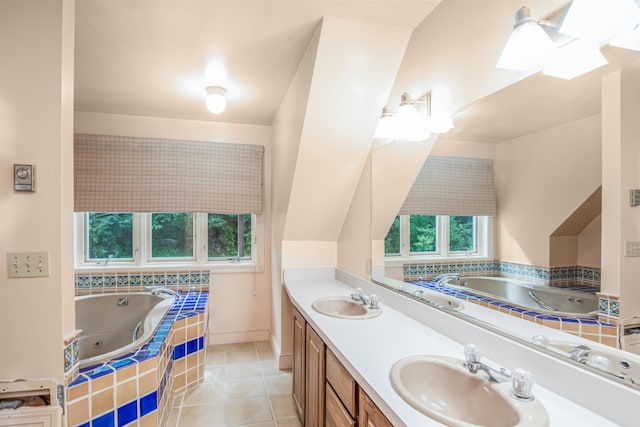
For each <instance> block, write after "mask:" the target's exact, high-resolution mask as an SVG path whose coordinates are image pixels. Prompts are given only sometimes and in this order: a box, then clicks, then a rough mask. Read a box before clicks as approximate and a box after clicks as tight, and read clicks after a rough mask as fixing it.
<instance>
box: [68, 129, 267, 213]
mask: <svg viewBox="0 0 640 427" xmlns="http://www.w3.org/2000/svg"><path fill="white" fill-rule="evenodd" d="M74 155H75V158H74V172H75V176H74V181H75V211H76V212H214V213H227V214H246V213H254V214H260V213H261V212H262V175H263V157H264V147H262V146H260V145H250V144H227V143H218V142H201V141H182V140H173V139H155V138H134V137H124V136H107V135H88V134H76V135H75V141H74Z"/></svg>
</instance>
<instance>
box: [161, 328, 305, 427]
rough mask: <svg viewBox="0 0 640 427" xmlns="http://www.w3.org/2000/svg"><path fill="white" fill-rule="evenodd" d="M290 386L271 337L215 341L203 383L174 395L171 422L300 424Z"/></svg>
mask: <svg viewBox="0 0 640 427" xmlns="http://www.w3.org/2000/svg"><path fill="white" fill-rule="evenodd" d="M291 386H292V377H291V371H290V370H287V371H281V370H278V368H277V364H276V360H275V357H274V355H273V352H272V351H271V346H270V345H269V342H268V341H258V342H252V343H242V344H225V345H215V346H210V347H209V348H207V364H206V367H205V380H204V383H203V384H201V385H200V386H199V387H198V388H196V389H195V390H192V391H189V392H187V393H184V394H182V395H180V396H177V397H176V398H175V400H174V403H173V408H172V411H171V415H170V419H169V424H168V425H169V426H176V427H218V426H220V427H235V426H252V427H276V426H277V427H300V426H301V425H302V424H300V421H299V420H298V417H297V415H296V410H295V407H294V403H293V399H292V398H291Z"/></svg>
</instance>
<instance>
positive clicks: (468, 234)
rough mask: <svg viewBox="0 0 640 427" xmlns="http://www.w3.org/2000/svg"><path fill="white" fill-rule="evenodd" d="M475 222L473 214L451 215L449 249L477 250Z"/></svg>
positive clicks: (454, 250)
mask: <svg viewBox="0 0 640 427" xmlns="http://www.w3.org/2000/svg"><path fill="white" fill-rule="evenodd" d="M474 235H475V233H474V222H473V217H472V216H451V217H449V250H450V251H451V252H475V250H476V245H475V241H474V240H475V239H474Z"/></svg>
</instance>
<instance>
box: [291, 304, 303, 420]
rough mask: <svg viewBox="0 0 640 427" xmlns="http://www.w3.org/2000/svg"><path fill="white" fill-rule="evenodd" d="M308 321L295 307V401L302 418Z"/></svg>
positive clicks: (293, 371)
mask: <svg viewBox="0 0 640 427" xmlns="http://www.w3.org/2000/svg"><path fill="white" fill-rule="evenodd" d="M306 333H307V322H306V321H305V320H304V317H302V314H300V312H299V311H298V310H296V309H295V308H294V309H293V367H292V374H293V402H294V404H295V405H296V411H298V416H299V417H300V419H301V420H304V414H305V412H304V403H305V389H306V384H305V371H306V369H305V365H306V360H307V358H306V351H305V350H306V345H307V338H306Z"/></svg>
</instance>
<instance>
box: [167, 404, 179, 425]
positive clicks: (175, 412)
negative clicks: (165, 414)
mask: <svg viewBox="0 0 640 427" xmlns="http://www.w3.org/2000/svg"><path fill="white" fill-rule="evenodd" d="M179 417H180V408H173V409H172V410H171V413H169V418H168V419H167V423H166V425H167V426H177V425H178V418H179Z"/></svg>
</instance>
